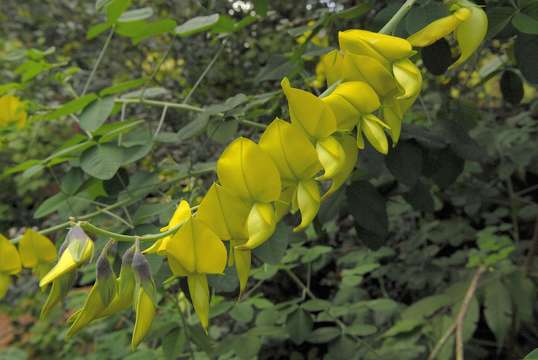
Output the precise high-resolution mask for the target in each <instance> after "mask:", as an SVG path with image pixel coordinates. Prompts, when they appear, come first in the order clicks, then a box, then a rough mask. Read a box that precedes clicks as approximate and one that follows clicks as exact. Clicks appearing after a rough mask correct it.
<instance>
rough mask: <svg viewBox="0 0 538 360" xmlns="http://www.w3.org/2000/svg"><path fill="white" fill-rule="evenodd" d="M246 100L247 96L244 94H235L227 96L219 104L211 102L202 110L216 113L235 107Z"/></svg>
mask: <svg viewBox="0 0 538 360" xmlns="http://www.w3.org/2000/svg"><path fill="white" fill-rule="evenodd" d="M247 101H248V97H247V96H246V95H245V94H241V93H239V94H236V95H234V96H232V97H229V98H228V99H226V100H225V101H224V102H222V103H220V104H213V105H210V106H207V107H206V108H205V109H204V110H205V111H206V112H207V113H209V114H218V113H224V112H227V111H230V110H233V109H235V108H236V107H238V106H239V105H241V104H244V103H245V102H247Z"/></svg>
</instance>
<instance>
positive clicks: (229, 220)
mask: <svg viewBox="0 0 538 360" xmlns="http://www.w3.org/2000/svg"><path fill="white" fill-rule="evenodd" d="M250 211H251V205H250V204H249V203H247V202H245V201H244V200H242V199H241V198H239V197H237V196H235V195H233V194H232V193H230V192H229V191H228V190H226V188H224V187H223V186H221V185H219V184H213V185H212V186H211V188H209V191H208V192H207V193H206V195H205V196H204V198H203V199H202V202H201V203H200V207H199V208H198V211H197V213H196V219H198V220H199V221H202V222H204V223H205V224H206V225H207V226H209V227H210V228H211V230H213V232H214V233H215V234H216V235H217V236H218V237H219V238H220V239H221V240H230V241H231V246H230V247H231V248H232V249H233V250H232V251H231V252H230V255H229V256H230V259H229V261H228V265H229V266H232V265H235V268H236V271H237V276H238V278H239V292H240V294H241V293H242V292H243V291H244V290H245V288H246V286H247V280H248V275H249V273H250V258H251V254H250V253H251V250H250V249H243V250H240V249H237V248H236V247H237V246H240V245H244V244H245V243H246V242H247V240H248V230H247V219H248V215H249V213H250ZM234 260H235V261H234Z"/></svg>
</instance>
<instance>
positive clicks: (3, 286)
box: [0, 234, 21, 299]
mask: <svg viewBox="0 0 538 360" xmlns="http://www.w3.org/2000/svg"><path fill="white" fill-rule="evenodd" d="M20 271H21V260H20V257H19V253H18V252H17V248H16V247H15V245H13V244H12V243H11V242H10V241H9V240H8V239H7V238H6V237H4V236H3V235H1V234H0V299H2V298H3V297H4V296H5V295H6V293H7V290H8V288H9V285H10V284H11V277H10V275H15V274H17V273H19V272H20Z"/></svg>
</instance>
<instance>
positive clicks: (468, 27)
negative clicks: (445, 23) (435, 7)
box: [449, 0, 488, 69]
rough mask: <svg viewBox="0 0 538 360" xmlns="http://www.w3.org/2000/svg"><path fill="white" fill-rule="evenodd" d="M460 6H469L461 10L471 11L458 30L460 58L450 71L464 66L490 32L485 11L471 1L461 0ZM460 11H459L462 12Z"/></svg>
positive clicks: (451, 66) (457, 38) (457, 39)
mask: <svg viewBox="0 0 538 360" xmlns="http://www.w3.org/2000/svg"><path fill="white" fill-rule="evenodd" d="M458 4H460V5H464V6H468V7H467V8H463V9H460V10H467V9H468V10H469V11H470V12H471V14H470V16H469V17H468V18H467V19H465V20H464V21H463V22H462V23H461V24H460V26H458V28H457V29H456V41H457V42H458V46H459V48H460V57H459V58H458V60H456V62H455V63H454V64H452V65H450V67H449V69H453V68H455V67H456V66H459V65H461V64H463V63H464V62H465V61H467V59H469V57H470V56H471V55H472V54H473V53H474V52H475V51H476V49H478V47H479V46H480V44H481V43H482V41H483V40H484V37H486V33H487V32H488V17H487V15H486V13H485V12H484V10H482V9H481V8H480V7H478V6H476V5H475V4H473V3H471V2H470V1H464V0H460V1H459V2H458ZM460 10H458V11H460Z"/></svg>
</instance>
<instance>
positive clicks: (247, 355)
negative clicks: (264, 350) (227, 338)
mask: <svg viewBox="0 0 538 360" xmlns="http://www.w3.org/2000/svg"><path fill="white" fill-rule="evenodd" d="M236 341H237V342H236V343H235V344H234V351H235V353H236V354H237V356H239V359H241V360H250V359H252V358H257V356H256V355H257V354H258V352H259V351H260V348H261V347H262V342H261V340H260V338H259V337H258V336H252V335H250V334H249V335H247V336H240V337H238V338H237V340H236Z"/></svg>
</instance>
